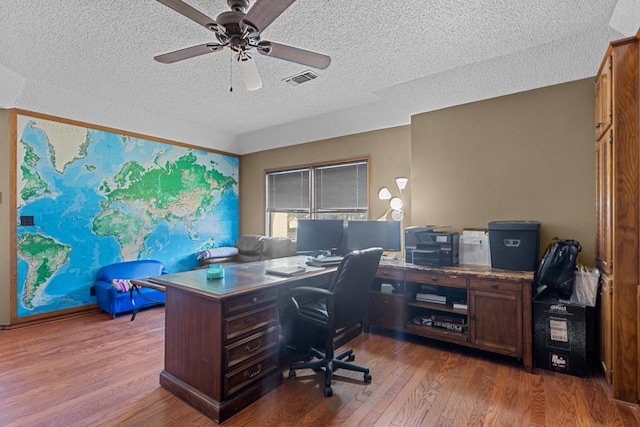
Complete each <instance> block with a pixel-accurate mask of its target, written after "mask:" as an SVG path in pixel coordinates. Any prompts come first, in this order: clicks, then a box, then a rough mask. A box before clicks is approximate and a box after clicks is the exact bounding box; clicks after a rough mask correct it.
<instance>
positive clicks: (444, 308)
mask: <svg viewBox="0 0 640 427" xmlns="http://www.w3.org/2000/svg"><path fill="white" fill-rule="evenodd" d="M407 305H409V306H411V307H419V308H427V309H429V310H437V311H445V312H447V313H456V314H462V315H465V316H466V315H467V310H460V309H454V308H453V307H452V306H450V305H447V304H434V303H430V302H422V301H409V302H408V303H407Z"/></svg>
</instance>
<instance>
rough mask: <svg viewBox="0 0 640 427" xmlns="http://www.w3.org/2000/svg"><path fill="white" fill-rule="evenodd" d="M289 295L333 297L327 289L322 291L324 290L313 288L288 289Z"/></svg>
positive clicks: (332, 293)
mask: <svg viewBox="0 0 640 427" xmlns="http://www.w3.org/2000/svg"><path fill="white" fill-rule="evenodd" d="M289 293H290V294H291V296H292V297H296V296H301V295H304V296H311V295H315V296H326V297H329V296H332V295H334V292H333V291H330V290H328V289H324V288H316V287H313V286H298V287H297V288H291V289H289Z"/></svg>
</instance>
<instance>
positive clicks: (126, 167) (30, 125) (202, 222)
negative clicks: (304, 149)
mask: <svg viewBox="0 0 640 427" xmlns="http://www.w3.org/2000/svg"><path fill="white" fill-rule="evenodd" d="M16 148H17V150H16V153H17V156H16V160H17V168H16V175H17V176H16V182H17V195H16V196H17V198H16V200H17V219H18V224H17V254H18V260H17V303H18V307H17V314H18V316H19V317H24V316H30V315H34V314H41V313H48V312H53V311H58V310H62V309H67V308H73V307H78V306H84V305H88V304H93V303H95V296H92V295H90V288H91V286H92V285H93V279H94V277H95V274H96V271H97V270H98V269H99V268H100V267H102V266H104V265H107V264H111V263H114V262H120V261H130V260H135V259H147V258H152V259H158V260H160V261H162V262H163V263H164V264H165V266H166V268H167V271H169V272H172V273H173V272H178V271H184V270H189V269H192V268H194V267H195V266H196V265H197V259H196V255H197V253H198V252H199V251H201V250H203V249H207V248H211V247H216V246H233V244H234V242H235V241H236V239H237V237H238V218H239V212H238V209H239V206H238V172H239V160H238V158H237V157H235V156H230V155H224V154H220V153H213V152H209V151H205V150H198V149H194V148H187V147H183V146H180V145H172V144H168V143H161V142H157V141H152V140H147V139H142V138H134V137H131V136H126V135H119V134H117V133H113V132H108V131H105V130H99V129H92V128H89V127H82V126H77V125H73V124H68V123H63V122H58V121H53V120H46V119H43V118H38V117H31V116H27V115H21V114H18V116H17V147H16Z"/></svg>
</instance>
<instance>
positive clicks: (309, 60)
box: [257, 41, 331, 70]
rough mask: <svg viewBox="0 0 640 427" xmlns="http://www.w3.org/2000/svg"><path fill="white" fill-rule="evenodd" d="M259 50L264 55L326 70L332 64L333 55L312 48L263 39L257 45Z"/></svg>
mask: <svg viewBox="0 0 640 427" xmlns="http://www.w3.org/2000/svg"><path fill="white" fill-rule="evenodd" d="M257 49H258V52H260V53H261V54H263V55H267V56H273V57H274V58H278V59H284V60H285V61H291V62H296V63H298V64H302V65H308V66H309V67H313V68H318V69H320V70H324V69H325V68H327V67H328V66H329V64H331V57H329V56H327V55H323V54H321V53H316V52H311V51H310V50H304V49H299V48H297V47H293V46H287V45H284V44H280V43H274V42H268V41H263V42H260V43H259V44H258V46H257Z"/></svg>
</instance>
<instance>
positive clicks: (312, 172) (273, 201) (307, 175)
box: [266, 160, 369, 239]
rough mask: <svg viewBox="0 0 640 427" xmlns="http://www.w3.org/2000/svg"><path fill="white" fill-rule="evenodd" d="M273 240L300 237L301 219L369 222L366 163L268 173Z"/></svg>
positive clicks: (268, 215) (269, 229)
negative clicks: (298, 233)
mask: <svg viewBox="0 0 640 427" xmlns="http://www.w3.org/2000/svg"><path fill="white" fill-rule="evenodd" d="M266 187H267V210H266V223H267V227H266V229H267V234H268V235H269V236H279V237H290V238H294V239H295V236H296V231H297V228H298V219H343V220H355V219H368V217H369V176H368V162H367V161H366V160H362V161H357V162H349V163H338V164H331V165H320V166H309V167H304V168H297V169H291V170H285V171H277V172H269V173H267V185H266Z"/></svg>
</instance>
